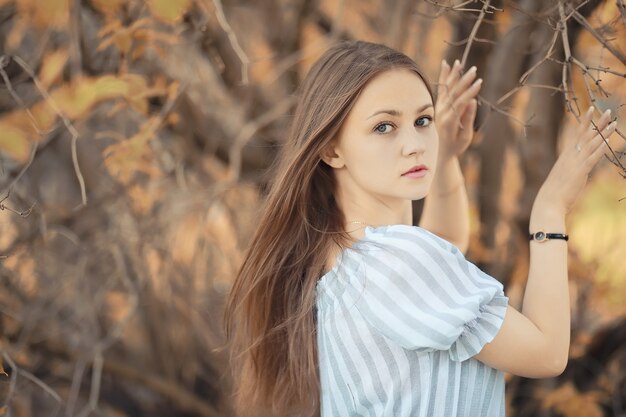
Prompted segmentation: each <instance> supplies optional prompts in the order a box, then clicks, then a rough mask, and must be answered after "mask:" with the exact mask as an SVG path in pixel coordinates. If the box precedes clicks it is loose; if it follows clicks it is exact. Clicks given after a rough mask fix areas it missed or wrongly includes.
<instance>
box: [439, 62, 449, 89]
mask: <svg viewBox="0 0 626 417" xmlns="http://www.w3.org/2000/svg"><path fill="white" fill-rule="evenodd" d="M449 75H450V65H448V63H447V62H446V60H445V59H442V60H441V71H440V72H439V80H438V81H437V95H438V96H440V95H441V94H446V93H447V90H448V88H447V86H446V80H447V79H448V76H449Z"/></svg>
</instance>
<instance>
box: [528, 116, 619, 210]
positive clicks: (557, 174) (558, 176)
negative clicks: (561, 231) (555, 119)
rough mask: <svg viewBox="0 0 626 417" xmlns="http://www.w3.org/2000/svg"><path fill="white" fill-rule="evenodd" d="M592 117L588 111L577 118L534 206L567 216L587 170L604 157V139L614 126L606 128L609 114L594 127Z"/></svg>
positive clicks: (580, 190) (614, 124)
mask: <svg viewBox="0 0 626 417" xmlns="http://www.w3.org/2000/svg"><path fill="white" fill-rule="evenodd" d="M592 115H593V107H590V108H589V110H587V113H586V114H584V115H583V117H582V118H581V121H580V125H579V126H578V128H577V129H576V133H575V135H574V137H573V138H572V139H573V140H571V141H570V143H568V144H567V145H566V146H565V148H564V149H563V151H562V152H561V155H560V156H559V157H558V159H557V160H556V162H555V163H554V166H553V167H552V169H551V170H550V173H549V174H548V177H547V178H546V180H545V181H544V183H543V185H542V186H541V188H540V190H539V193H538V194H537V198H536V199H535V205H539V204H541V205H542V207H546V206H548V207H550V208H552V209H556V210H557V211H559V212H561V213H563V214H567V212H569V211H570V210H571V209H572V207H573V206H574V204H575V203H576V200H577V199H578V197H579V196H580V194H581V192H582V190H583V188H584V187H585V184H586V183H587V179H588V176H589V173H590V172H591V169H592V168H593V167H594V166H595V165H596V164H597V163H598V161H599V160H600V158H601V157H602V155H604V151H605V149H606V148H605V146H606V145H605V139H606V140H607V142H608V139H609V137H610V135H611V134H613V132H614V131H615V127H616V126H617V122H613V123H610V124H609V121H610V120H611V112H610V110H607V111H605V112H604V113H603V114H602V115H601V116H600V118H598V119H597V120H596V121H595V126H594V123H592V122H591V119H592ZM596 126H597V128H596ZM598 132H601V133H602V135H600V134H598Z"/></svg>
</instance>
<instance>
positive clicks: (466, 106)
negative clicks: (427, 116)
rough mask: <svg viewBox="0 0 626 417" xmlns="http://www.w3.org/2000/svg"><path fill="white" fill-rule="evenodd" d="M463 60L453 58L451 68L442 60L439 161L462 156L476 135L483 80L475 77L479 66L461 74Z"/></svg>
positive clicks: (437, 111)
mask: <svg viewBox="0 0 626 417" xmlns="http://www.w3.org/2000/svg"><path fill="white" fill-rule="evenodd" d="M461 70H462V69H461V63H460V62H459V60H456V61H454V65H453V67H452V68H450V66H449V65H448V63H447V62H446V61H445V60H443V61H441V72H440V73H439V83H438V85H437V103H436V104H435V121H436V126H437V133H438V134H439V141H440V142H439V160H445V159H447V158H451V157H455V156H459V155H461V154H462V153H463V152H465V150H466V149H467V148H468V147H469V145H470V143H471V142H472V137H473V136H474V129H473V126H474V119H475V118H476V106H477V102H476V99H475V98H474V97H476V96H477V95H478V91H479V90H480V86H481V84H482V79H478V80H476V81H475V82H472V81H473V80H474V78H476V67H472V68H470V69H469V70H468V71H467V72H466V73H465V74H464V75H462V76H461Z"/></svg>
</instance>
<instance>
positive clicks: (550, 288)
mask: <svg viewBox="0 0 626 417" xmlns="http://www.w3.org/2000/svg"><path fill="white" fill-rule="evenodd" d="M538 230H543V231H545V232H548V233H565V214H564V213H562V212H559V211H558V210H553V209H552V208H550V207H542V206H541V204H536V207H533V211H532V214H531V218H530V232H531V233H534V232H536V231H538ZM521 312H522V314H524V316H526V317H527V318H528V319H529V320H531V321H532V322H533V323H534V324H535V326H537V328H538V329H539V330H540V331H541V332H542V333H543V335H544V336H545V340H546V346H547V347H548V351H547V352H546V354H549V355H554V356H553V358H554V363H556V364H561V365H562V366H565V365H564V364H565V363H567V357H568V353H569V344H570V305H569V288H568V276H567V242H565V241H564V240H556V239H555V240H549V241H546V242H536V241H534V240H533V241H530V268H529V273H528V282H527V284H526V291H525V294H524V300H523V308H522V311H521Z"/></svg>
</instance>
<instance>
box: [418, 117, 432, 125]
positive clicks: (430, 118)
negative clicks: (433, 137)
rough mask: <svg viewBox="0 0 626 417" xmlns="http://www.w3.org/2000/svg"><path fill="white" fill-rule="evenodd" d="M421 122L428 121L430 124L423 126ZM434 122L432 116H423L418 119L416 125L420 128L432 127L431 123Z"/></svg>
mask: <svg viewBox="0 0 626 417" xmlns="http://www.w3.org/2000/svg"><path fill="white" fill-rule="evenodd" d="M420 120H427V121H428V123H427V124H421V123H419V121H420ZM432 121H433V118H432V117H430V116H423V117H420V118H419V119H417V120H416V122H415V123H416V124H417V125H418V126H421V127H426V126H428V125H430V123H431V122H432Z"/></svg>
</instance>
